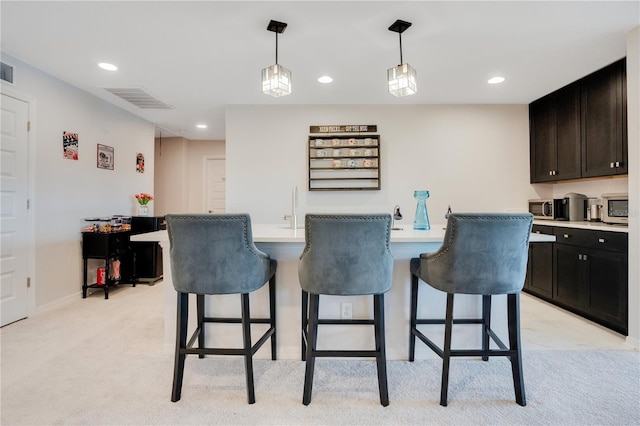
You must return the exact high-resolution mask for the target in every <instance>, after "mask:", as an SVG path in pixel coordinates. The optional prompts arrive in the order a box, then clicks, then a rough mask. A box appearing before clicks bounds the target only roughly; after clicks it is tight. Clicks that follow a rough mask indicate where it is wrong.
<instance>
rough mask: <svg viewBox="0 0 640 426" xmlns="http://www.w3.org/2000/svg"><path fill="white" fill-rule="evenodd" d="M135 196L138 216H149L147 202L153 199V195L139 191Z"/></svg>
mask: <svg viewBox="0 0 640 426" xmlns="http://www.w3.org/2000/svg"><path fill="white" fill-rule="evenodd" d="M135 197H136V200H138V216H149V203H150V202H151V201H153V195H151V194H146V193H144V192H141V193H139V194H136V195H135Z"/></svg>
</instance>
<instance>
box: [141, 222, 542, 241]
mask: <svg viewBox="0 0 640 426" xmlns="http://www.w3.org/2000/svg"><path fill="white" fill-rule="evenodd" d="M252 232H253V241H254V242H256V243H304V229H289V228H286V227H285V226H283V225H271V224H254V225H252ZM443 239H444V226H443V225H438V226H432V228H431V230H429V231H416V230H413V229H412V228H403V229H402V230H392V231H391V242H392V243H442V241H443ZM131 241H148V242H168V241H169V234H168V233H167V231H166V230H163V231H154V232H147V233H144V234H136V235H132V236H131ZM530 241H531V242H553V241H555V236H553V235H545V234H531V238H530Z"/></svg>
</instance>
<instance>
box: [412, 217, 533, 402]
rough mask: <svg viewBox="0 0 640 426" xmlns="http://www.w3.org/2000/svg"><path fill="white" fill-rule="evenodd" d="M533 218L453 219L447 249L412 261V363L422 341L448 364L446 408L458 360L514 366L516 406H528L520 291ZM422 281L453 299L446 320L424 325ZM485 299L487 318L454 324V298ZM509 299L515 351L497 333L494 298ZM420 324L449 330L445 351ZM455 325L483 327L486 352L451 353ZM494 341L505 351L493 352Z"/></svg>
mask: <svg viewBox="0 0 640 426" xmlns="http://www.w3.org/2000/svg"><path fill="white" fill-rule="evenodd" d="M532 223H533V216H532V215H531V214H529V213H522V214H517V213H514V214H503V213H495V214H493V213H452V214H450V215H449V220H448V222H447V228H446V231H445V236H444V241H443V243H442V246H441V247H440V249H439V250H438V251H436V252H435V253H428V254H421V255H420V258H419V259H418V258H415V259H411V274H412V275H411V313H410V320H411V331H410V334H409V361H413V360H414V357H415V348H416V337H418V338H419V339H420V340H421V341H423V342H424V343H425V344H426V345H427V346H428V347H429V348H431V349H432V350H433V351H434V352H435V353H437V354H438V355H439V356H440V357H441V358H442V387H441V389H440V405H443V406H446V405H447V390H448V385H449V362H450V357H454V356H482V359H483V360H485V361H487V360H488V359H489V357H490V356H506V357H508V358H509V360H510V361H511V371H512V374H513V387H514V390H515V394H516V402H517V403H518V404H520V405H522V406H524V405H526V398H525V391H524V379H523V376H522V355H521V351H520V299H519V296H520V290H522V286H523V284H524V279H525V274H526V269H527V258H528V252H529V236H530V233H531V225H532ZM418 279H422V280H423V281H424V282H425V283H427V284H429V285H430V286H431V287H433V288H435V289H438V290H441V291H444V292H446V293H447V309H446V318H445V319H444V320H442V319H418V318H417V307H418ZM455 294H477V295H481V296H482V318H474V319H454V318H453V296H454V295H455ZM494 294H506V295H507V322H508V330H509V347H507V346H506V345H505V344H504V343H503V342H502V341H501V340H500V338H499V337H498V336H497V335H496V334H495V333H494V331H493V330H492V329H491V296H492V295H494ZM420 324H444V325H445V331H444V347H443V348H442V349H441V348H439V347H438V346H437V345H436V344H435V343H434V342H433V341H432V340H430V339H429V338H427V337H426V336H425V335H424V334H423V333H422V332H420V331H419V330H418V328H417V327H418V325H420ZM453 324H481V326H482V349H469V350H467V349H451V332H452V328H453ZM489 338H491V339H492V340H493V341H494V342H495V343H496V345H497V346H498V348H499V349H491V348H490V340H489Z"/></svg>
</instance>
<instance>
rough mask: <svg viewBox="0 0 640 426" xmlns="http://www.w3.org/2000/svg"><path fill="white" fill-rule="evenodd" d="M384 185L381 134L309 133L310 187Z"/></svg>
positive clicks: (330, 188)
mask: <svg viewBox="0 0 640 426" xmlns="http://www.w3.org/2000/svg"><path fill="white" fill-rule="evenodd" d="M379 189H380V135H367V136H362V135H359V136H348V135H340V136H337V135H324V136H322V137H317V136H309V191H354V190H379Z"/></svg>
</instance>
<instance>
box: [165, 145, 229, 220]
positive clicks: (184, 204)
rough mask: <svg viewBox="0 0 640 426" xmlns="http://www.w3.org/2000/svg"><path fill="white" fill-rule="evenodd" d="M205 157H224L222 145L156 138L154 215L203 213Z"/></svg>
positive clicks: (223, 146)
mask: <svg viewBox="0 0 640 426" xmlns="http://www.w3.org/2000/svg"><path fill="white" fill-rule="evenodd" d="M206 158H222V159H224V158H225V142H224V141H214V140H188V139H185V138H179V137H178V138H158V139H156V177H155V188H156V200H155V206H154V207H155V211H154V214H155V215H158V216H164V215H165V214H167V213H187V212H189V213H204V212H205V209H206V208H205V205H204V204H205V198H204V182H205V179H206V170H205V163H204V160H205V159H206Z"/></svg>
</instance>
